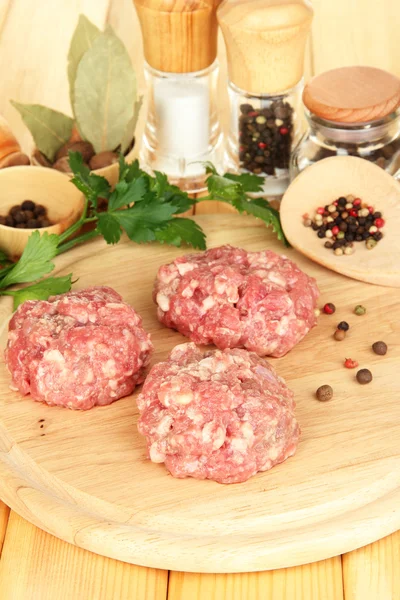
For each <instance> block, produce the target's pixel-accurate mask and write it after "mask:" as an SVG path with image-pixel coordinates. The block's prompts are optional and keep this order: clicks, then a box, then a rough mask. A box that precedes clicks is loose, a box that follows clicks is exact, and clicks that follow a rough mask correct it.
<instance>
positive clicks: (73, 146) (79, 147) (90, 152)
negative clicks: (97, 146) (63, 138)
mask: <svg viewBox="0 0 400 600" xmlns="http://www.w3.org/2000/svg"><path fill="white" fill-rule="evenodd" d="M70 151H71V152H80V153H81V154H82V157H83V162H89V160H90V159H91V158H92V156H94V149H93V146H92V144H91V143H90V142H67V143H66V144H64V145H63V146H61V148H60V149H59V150H58V152H57V154H56V162H57V161H58V160H59V159H60V158H63V157H64V156H68V152H70Z"/></svg>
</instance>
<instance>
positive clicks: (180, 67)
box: [133, 0, 221, 73]
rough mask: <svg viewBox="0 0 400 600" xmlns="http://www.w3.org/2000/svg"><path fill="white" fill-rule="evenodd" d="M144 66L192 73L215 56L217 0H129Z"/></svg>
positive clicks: (218, 0) (210, 62) (170, 71)
mask: <svg viewBox="0 0 400 600" xmlns="http://www.w3.org/2000/svg"><path fill="white" fill-rule="evenodd" d="M133 2H134V4H135V7H136V11H137V14H138V17H139V21H140V26H141V28H142V34H143V46H144V56H145V59H146V61H147V62H148V64H149V65H150V66H151V67H153V68H154V69H157V70H159V71H163V72H165V73H192V72H195V71H201V70H202V69H206V68H207V67H209V66H210V65H211V64H212V63H213V62H214V60H215V59H216V56H217V30H218V24H217V18H216V9H217V7H218V5H219V4H220V2H221V0H133Z"/></svg>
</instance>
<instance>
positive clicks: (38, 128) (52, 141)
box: [10, 100, 74, 162]
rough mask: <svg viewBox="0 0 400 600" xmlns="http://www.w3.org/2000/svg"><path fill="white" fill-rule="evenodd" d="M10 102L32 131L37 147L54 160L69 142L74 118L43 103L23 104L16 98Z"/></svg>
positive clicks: (51, 160)
mask: <svg viewBox="0 0 400 600" xmlns="http://www.w3.org/2000/svg"><path fill="white" fill-rule="evenodd" d="M10 102H11V104H12V105H13V106H14V108H16V109H17V111H18V112H19V114H20V115H21V117H22V120H23V121H24V123H25V125H26V126H27V127H28V129H29V131H30V132H31V134H32V137H33V139H34V141H35V144H36V147H37V148H38V149H39V150H40V152H42V154H44V155H45V156H46V157H47V158H48V159H49V160H50V162H53V160H54V157H55V154H56V152H57V150H59V149H60V148H61V146H63V144H65V143H66V142H68V140H69V138H70V136H71V131H72V127H73V125H74V120H73V119H71V117H68V116H67V115H64V114H63V113H61V112H58V111H57V110H53V109H52V108H47V106H42V105H41V104H21V103H20V102H15V100H10Z"/></svg>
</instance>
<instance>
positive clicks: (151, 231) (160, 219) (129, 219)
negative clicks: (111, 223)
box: [113, 201, 176, 244]
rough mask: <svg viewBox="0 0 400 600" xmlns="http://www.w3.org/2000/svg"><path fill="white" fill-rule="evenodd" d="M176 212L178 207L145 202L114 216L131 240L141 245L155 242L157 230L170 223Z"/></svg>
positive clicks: (115, 213)
mask: <svg viewBox="0 0 400 600" xmlns="http://www.w3.org/2000/svg"><path fill="white" fill-rule="evenodd" d="M175 210H176V207H175V206H172V205H170V204H158V203H157V202H151V201H143V202H139V203H138V204H135V205H134V206H132V207H131V208H126V209H125V210H119V211H116V212H114V213H113V216H114V218H115V219H117V221H118V222H119V224H120V225H121V227H122V228H123V229H124V230H125V231H126V233H127V235H128V237H129V239H131V240H132V241H133V242H137V243H138V244H141V243H143V242H151V241H153V240H155V239H156V236H155V230H156V229H158V228H160V226H162V225H164V224H165V223H166V221H169V219H171V217H172V215H173V214H174V213H175Z"/></svg>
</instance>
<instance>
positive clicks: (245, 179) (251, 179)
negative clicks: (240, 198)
mask: <svg viewBox="0 0 400 600" xmlns="http://www.w3.org/2000/svg"><path fill="white" fill-rule="evenodd" d="M224 177H225V178H226V179H230V180H231V181H236V182H237V183H240V184H241V186H242V189H243V191H244V192H246V193H256V192H262V190H263V185H264V181H265V178H264V177H260V176H259V175H254V173H241V174H240V175H236V174H234V173H225V175H224Z"/></svg>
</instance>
